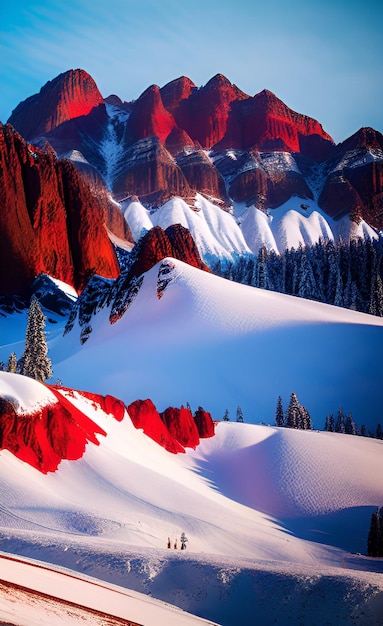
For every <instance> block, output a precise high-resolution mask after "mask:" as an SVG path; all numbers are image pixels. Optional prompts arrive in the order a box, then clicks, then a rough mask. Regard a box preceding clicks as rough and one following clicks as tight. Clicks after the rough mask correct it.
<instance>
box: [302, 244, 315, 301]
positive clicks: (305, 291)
mask: <svg viewBox="0 0 383 626" xmlns="http://www.w3.org/2000/svg"><path fill="white" fill-rule="evenodd" d="M317 294H318V289H317V285H316V282H315V277H314V272H313V268H312V266H311V261H310V258H309V255H308V251H307V250H306V249H305V250H302V254H301V266H300V271H299V277H298V296H299V297H300V298H308V299H311V300H316V298H317Z"/></svg>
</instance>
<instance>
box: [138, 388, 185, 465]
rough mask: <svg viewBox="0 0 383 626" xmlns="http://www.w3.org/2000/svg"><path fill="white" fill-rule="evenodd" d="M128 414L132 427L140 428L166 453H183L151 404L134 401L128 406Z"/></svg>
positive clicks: (145, 401) (143, 401) (146, 401)
mask: <svg viewBox="0 0 383 626" xmlns="http://www.w3.org/2000/svg"><path fill="white" fill-rule="evenodd" d="M128 413H129V416H130V419H131V420H132V422H133V425H134V426H135V427H136V428H142V430H143V431H144V433H145V435H147V436H148V437H150V438H151V439H153V440H154V441H156V442H157V443H159V444H160V445H161V446H163V447H164V448H165V450H167V451H168V452H173V453H174V454H176V453H177V452H185V449H184V448H183V446H182V445H181V444H180V443H179V442H178V441H177V440H176V439H175V438H174V437H173V435H171V434H170V432H169V430H168V428H167V427H166V426H165V424H164V422H163V421H162V419H161V416H160V414H159V413H158V411H157V409H156V407H155V406H154V404H153V402H152V401H151V400H149V399H147V400H135V401H134V402H132V403H131V404H129V406H128Z"/></svg>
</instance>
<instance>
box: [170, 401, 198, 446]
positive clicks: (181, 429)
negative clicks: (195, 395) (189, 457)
mask: <svg viewBox="0 0 383 626" xmlns="http://www.w3.org/2000/svg"><path fill="white" fill-rule="evenodd" d="M160 416H161V419H162V421H163V422H164V424H165V426H166V427H167V429H168V431H169V432H170V434H171V435H172V436H173V437H174V438H175V439H176V440H177V441H178V442H179V443H180V444H181V445H182V446H183V447H184V448H196V446H198V444H199V432H198V429H197V425H196V423H195V421H194V418H193V415H192V412H191V411H190V409H186V408H185V407H181V408H180V409H177V408H174V407H168V408H167V409H165V411H163V412H162V413H160Z"/></svg>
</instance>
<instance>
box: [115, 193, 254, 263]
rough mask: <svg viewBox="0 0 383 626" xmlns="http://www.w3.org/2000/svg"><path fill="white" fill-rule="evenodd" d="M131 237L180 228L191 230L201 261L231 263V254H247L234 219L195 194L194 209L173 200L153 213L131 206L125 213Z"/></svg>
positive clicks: (138, 206) (134, 205)
mask: <svg viewBox="0 0 383 626" xmlns="http://www.w3.org/2000/svg"><path fill="white" fill-rule="evenodd" d="M124 216H125V219H126V220H127V222H128V224H129V226H130V229H131V231H132V234H133V237H134V238H135V240H136V241H137V239H138V238H139V237H140V235H141V234H142V233H143V232H145V231H147V230H150V228H152V227H153V226H160V227H161V228H163V229H164V230H166V228H168V227H169V226H171V225H173V224H181V225H182V226H184V228H188V229H189V230H190V233H191V235H192V236H193V239H194V241H195V243H196V245H197V248H198V251H199V253H200V255H201V256H202V258H204V259H206V260H209V259H210V258H211V257H218V258H224V259H229V260H232V258H233V253H237V254H238V253H239V254H241V253H244V252H247V253H249V252H250V249H249V247H248V246H247V244H246V242H245V240H244V237H243V234H242V232H241V230H240V228H239V226H238V224H237V222H236V221H235V219H234V217H233V216H232V215H231V214H230V213H228V212H227V211H223V210H222V209H220V208H219V207H218V206H216V205H215V204H213V203H212V202H210V201H209V200H207V199H206V198H204V197H203V196H202V195H201V194H196V197H195V201H194V204H193V207H190V206H189V205H188V204H187V203H186V202H185V200H183V199H182V198H172V199H171V200H168V202H166V203H165V204H164V205H163V206H161V207H160V208H158V209H156V210H155V211H154V212H152V213H151V214H149V212H148V211H147V210H146V209H145V208H144V207H143V206H142V204H141V203H140V202H139V201H134V202H131V203H130V204H129V205H128V206H127V208H126V209H125V212H124Z"/></svg>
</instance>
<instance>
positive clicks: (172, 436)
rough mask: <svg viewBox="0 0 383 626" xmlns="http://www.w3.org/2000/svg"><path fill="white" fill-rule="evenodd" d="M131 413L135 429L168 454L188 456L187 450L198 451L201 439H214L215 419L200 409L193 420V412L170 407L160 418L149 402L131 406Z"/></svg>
mask: <svg viewBox="0 0 383 626" xmlns="http://www.w3.org/2000/svg"><path fill="white" fill-rule="evenodd" d="M128 413H129V416H130V418H131V420H132V422H133V424H134V426H135V427H136V428H142V429H143V431H144V433H145V434H146V435H148V437H150V438H151V439H153V440H154V441H156V442H157V443H159V444H160V445H161V446H163V447H164V448H165V449H166V450H168V452H173V453H177V452H185V447H191V448H195V447H196V446H197V445H198V444H199V440H200V439H201V438H208V437H213V436H214V422H213V420H212V417H211V415H210V413H208V412H207V411H204V410H203V409H202V408H201V407H199V408H198V411H197V412H196V414H195V416H194V419H193V416H192V414H191V412H190V410H189V409H185V408H184V407H181V409H176V408H173V407H170V408H167V409H165V411H163V412H162V413H161V414H159V413H158V411H157V409H156V407H155V405H154V404H153V402H152V401H151V400H149V399H147V400H135V402H132V403H131V404H129V406H128Z"/></svg>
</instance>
